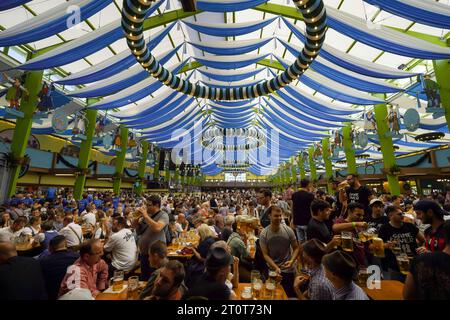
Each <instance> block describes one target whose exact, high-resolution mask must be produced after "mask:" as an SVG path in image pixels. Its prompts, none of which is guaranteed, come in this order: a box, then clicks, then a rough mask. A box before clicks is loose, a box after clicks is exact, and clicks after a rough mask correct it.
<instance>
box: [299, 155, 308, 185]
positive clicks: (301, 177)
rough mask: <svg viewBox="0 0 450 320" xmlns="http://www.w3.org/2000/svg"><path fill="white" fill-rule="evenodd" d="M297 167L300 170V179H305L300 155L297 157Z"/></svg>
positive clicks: (303, 165)
mask: <svg viewBox="0 0 450 320" xmlns="http://www.w3.org/2000/svg"><path fill="white" fill-rule="evenodd" d="M297 157H298V158H297V165H298V168H299V170H300V179H302V180H303V179H305V178H306V172H305V164H304V163H303V157H302V155H298V156H297Z"/></svg>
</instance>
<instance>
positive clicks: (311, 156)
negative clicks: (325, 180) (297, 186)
mask: <svg viewBox="0 0 450 320" xmlns="http://www.w3.org/2000/svg"><path fill="white" fill-rule="evenodd" d="M308 157H309V172H310V178H311V181H314V182H315V181H317V169H316V163H315V162H314V146H310V147H309V148H308Z"/></svg>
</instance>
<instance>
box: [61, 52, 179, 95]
mask: <svg viewBox="0 0 450 320" xmlns="http://www.w3.org/2000/svg"><path fill="white" fill-rule="evenodd" d="M180 47H181V45H179V46H178V47H175V48H174V49H172V50H169V51H168V52H165V53H163V54H160V55H159V56H157V57H156V58H157V59H158V61H159V62H160V63H161V64H162V65H164V64H165V63H167V62H168V61H169V60H170V59H171V58H172V57H173V56H174V55H175V53H176V52H177V51H178V49H180ZM146 78H148V72H147V71H146V70H144V69H143V68H142V66H141V65H139V64H136V65H135V66H134V67H132V68H130V69H128V70H124V71H122V72H121V73H118V74H116V75H115V76H113V77H110V78H108V79H105V80H102V81H98V82H96V83H94V84H92V85H90V86H87V87H84V88H82V89H79V90H77V91H74V92H71V93H69V94H68V95H69V96H71V97H77V98H90V97H102V96H108V95H111V94H113V93H115V92H118V91H120V90H123V89H126V88H128V87H130V86H132V85H133V84H135V83H137V82H139V81H142V80H144V79H146Z"/></svg>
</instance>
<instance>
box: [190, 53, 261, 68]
mask: <svg viewBox="0 0 450 320" xmlns="http://www.w3.org/2000/svg"><path fill="white" fill-rule="evenodd" d="M268 55H269V54H258V55H254V54H252V55H250V54H242V55H239V56H211V57H208V56H206V57H197V56H194V59H195V60H197V61H198V62H200V63H201V64H203V65H205V66H207V67H211V68H216V69H239V68H242V67H247V66H249V65H252V64H254V63H256V62H258V61H260V60H262V59H264V58H265V57H267V56H268Z"/></svg>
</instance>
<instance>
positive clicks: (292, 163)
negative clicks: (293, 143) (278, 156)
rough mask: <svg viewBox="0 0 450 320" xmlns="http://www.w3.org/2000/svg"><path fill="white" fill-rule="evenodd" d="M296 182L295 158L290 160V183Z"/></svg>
mask: <svg viewBox="0 0 450 320" xmlns="http://www.w3.org/2000/svg"><path fill="white" fill-rule="evenodd" d="M296 182H297V169H296V168H295V157H292V158H291V183H292V184H294V183H296Z"/></svg>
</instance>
